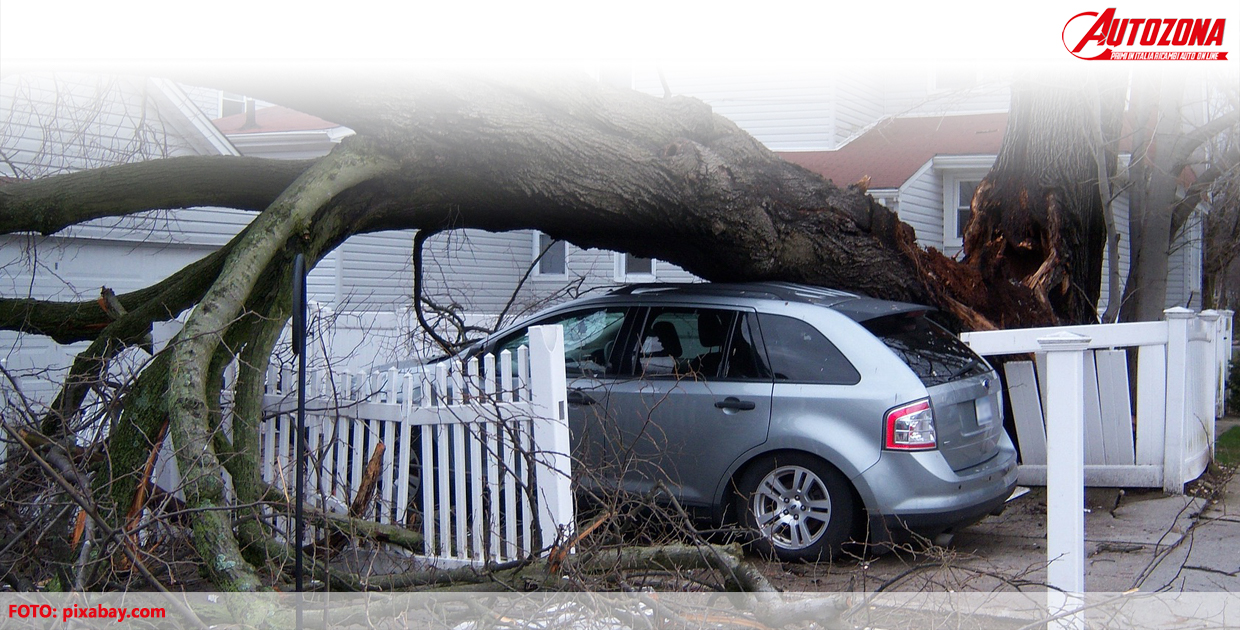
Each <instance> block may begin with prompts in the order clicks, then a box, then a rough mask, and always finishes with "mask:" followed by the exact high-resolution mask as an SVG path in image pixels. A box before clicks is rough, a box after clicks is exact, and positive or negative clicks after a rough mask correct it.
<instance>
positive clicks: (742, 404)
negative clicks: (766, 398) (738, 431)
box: [715, 396, 758, 411]
mask: <svg viewBox="0 0 1240 630" xmlns="http://www.w3.org/2000/svg"><path fill="white" fill-rule="evenodd" d="M757 406H758V404H757V403H755V402H754V401H752V400H741V399H739V398H736V397H735V396H728V397H727V398H724V399H723V400H720V401H718V402H716V403H715V407H716V408H717V409H736V410H739V411H751V410H753V409H756V408H757Z"/></svg>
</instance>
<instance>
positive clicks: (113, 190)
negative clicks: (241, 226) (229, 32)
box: [0, 155, 314, 235]
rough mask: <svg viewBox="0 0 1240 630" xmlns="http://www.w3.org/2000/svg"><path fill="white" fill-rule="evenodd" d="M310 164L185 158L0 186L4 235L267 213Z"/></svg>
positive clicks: (283, 161)
mask: <svg viewBox="0 0 1240 630" xmlns="http://www.w3.org/2000/svg"><path fill="white" fill-rule="evenodd" d="M313 163H314V161H313V160H306V161H303V160H296V161H291V160H270V159H263V158H251V157H236V156H221V155H216V156H186V157H175V158H168V159H166V160H152V161H148V162H138V163H135V164H121V165H117V166H112V167H108V168H101V169H93V170H89V171H80V172H77V173H69V174H66V175H58V176H55V177H47V178H42V179H36V180H31V181H23V182H18V183H15V184H10V185H8V186H4V187H2V188H0V234H12V233H16V232H36V233H39V234H44V235H47V234H54V233H56V232H59V231H60V230H63V229H64V228H66V227H68V226H70V225H75V224H78V223H82V222H84V221H89V220H91V219H98V218H101V217H110V216H122V215H128V214H134V213H137V212H143V211H146V210H164V209H169V210H171V209H179V208H188V207H192V206H220V207H227V208H236V209H239V210H262V209H263V208H266V207H267V205H268V204H270V203H271V202H272V200H274V199H275V198H276V197H278V196H279V195H280V193H281V192H283V191H284V189H285V188H286V187H287V186H288V185H289V184H290V183H292V181H293V180H294V179H296V178H297V176H298V175H301V174H302V173H303V172H305V170H306V169H307V168H308V167H309V166H310V165H311V164H313Z"/></svg>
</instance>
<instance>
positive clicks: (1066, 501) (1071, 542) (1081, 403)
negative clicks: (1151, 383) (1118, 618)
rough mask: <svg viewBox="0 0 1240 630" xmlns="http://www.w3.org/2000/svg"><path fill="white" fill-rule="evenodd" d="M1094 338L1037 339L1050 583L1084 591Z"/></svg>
mask: <svg viewBox="0 0 1240 630" xmlns="http://www.w3.org/2000/svg"><path fill="white" fill-rule="evenodd" d="M1090 341H1091V339H1090V338H1089V337H1086V336H1084V335H1078V334H1075V333H1070V332H1061V333H1057V334H1054V335H1051V336H1049V337H1043V338H1041V339H1038V345H1040V346H1042V348H1043V349H1044V350H1045V351H1046V363H1047V366H1046V367H1047V369H1046V372H1047V383H1046V389H1047V401H1046V435H1047V437H1048V439H1047V453H1046V558H1047V562H1048V565H1047V569H1046V574H1047V583H1049V584H1050V585H1051V586H1052V587H1054V588H1056V589H1060V590H1061V591H1065V592H1067V593H1082V592H1084V591H1085V352H1086V351H1088V349H1089V343H1090Z"/></svg>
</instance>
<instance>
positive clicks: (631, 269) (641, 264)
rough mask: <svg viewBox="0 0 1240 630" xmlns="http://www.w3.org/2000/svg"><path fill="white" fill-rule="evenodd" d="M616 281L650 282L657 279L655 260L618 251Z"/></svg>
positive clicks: (616, 255) (616, 256)
mask: <svg viewBox="0 0 1240 630" xmlns="http://www.w3.org/2000/svg"><path fill="white" fill-rule="evenodd" d="M615 265H616V282H650V281H652V280H654V279H655V260H654V259H653V258H642V257H640V256H634V255H633V254H622V253H619V252H616V254H615Z"/></svg>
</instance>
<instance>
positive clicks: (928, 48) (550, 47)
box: [0, 0, 1240, 68]
mask: <svg viewBox="0 0 1240 630" xmlns="http://www.w3.org/2000/svg"><path fill="white" fill-rule="evenodd" d="M449 4H451V5H452V6H448V5H449ZM1108 7H1117V8H1118V15H1120V16H1125V17H1162V18H1167V17H1177V18H1182V17H1189V18H1218V17H1224V18H1227V20H1228V24H1227V33H1226V42H1225V46H1224V47H1223V49H1224V50H1227V51H1230V54H1229V55H1228V57H1230V58H1232V59H1231V60H1229V61H1228V62H1225V64H1226V65H1228V66H1230V67H1232V68H1235V67H1237V64H1238V63H1240V61H1237V60H1235V58H1236V57H1240V53H1238V52H1237V50H1238V49H1240V47H1238V46H1237V41H1238V39H1237V38H1238V36H1240V10H1238V9H1237V4H1236V2H1235V0H1230V1H1227V2H1192V3H1167V2H1119V1H1116V0H1080V1H1073V2H1041V3H999V2H994V1H993V0H992V1H989V2H933V3H932V2H889V1H883V0H878V1H865V2H851V1H850V2H831V1H829V0H819V1H817V2H807V1H802V0H797V1H779V0H765V1H762V2H754V1H741V2H722V1H718V0H716V1H712V2H705V1H700V0H695V1H689V2H678V1H676V0H654V1H651V0H632V1H625V2H616V1H614V0H613V1H608V2H588V1H583V0H572V1H568V0H566V1H548V0H542V1H533V2H529V1H526V2H522V1H521V0H509V1H507V2H494V1H490V0H485V1H479V2H468V1H466V2H456V3H448V2H443V1H442V0H436V1H434V2H420V1H389V2H374V1H371V0H353V1H350V2H331V3H326V2H315V1H308V2H299V3H294V2H264V1H261V0H247V1H241V2H238V1H234V0H216V1H213V2H197V3H174V2H167V1H158V2H147V1H136V0H109V1H98V0H96V1H92V2H74V1H68V2H66V1H63V0H62V1H56V2H51V1H47V0H36V1H32V0H5V1H4V3H3V4H2V5H0V64H3V65H7V66H9V67H10V68H12V67H14V65H15V64H18V65H20V64H22V63H24V62H26V61H29V60H32V59H58V60H67V59H83V58H106V59H143V60H150V59H165V60H190V59H198V60H212V59H220V60H224V59H227V60H241V59H326V58H332V59H370V58H382V59H388V60H393V59H503V58H510V59H519V60H529V59H557V60H573V61H585V62H597V61H598V60H605V59H631V60H635V61H668V62H676V61H687V60H697V61H700V60H713V61H727V60H742V59H744V60H751V61H752V60H773V61H780V62H781V63H785V64H790V65H791V64H800V63H804V64H814V65H821V64H823V63H827V62H844V63H849V62H852V63H858V64H864V63H866V62H867V61H868V60H888V61H901V60H917V61H938V60H969V61H972V60H986V61H989V62H1001V63H1013V64H1015V63H1024V62H1029V61H1036V62H1039V63H1055V64H1068V65H1071V64H1078V65H1079V64H1082V63H1085V62H1082V61H1080V60H1077V59H1074V58H1073V57H1071V56H1070V55H1068V54H1067V52H1066V50H1065V48H1064V46H1063V43H1062V41H1061V37H1062V33H1063V30H1064V26H1065V24H1066V23H1067V22H1068V20H1069V19H1070V18H1071V17H1072V16H1074V15H1077V14H1079V13H1081V12H1085V11H1095V12H1099V11H1103V10H1105V9H1106V8H1108ZM1172 14H1174V15H1172ZM1111 63H1115V62H1111ZM1128 63H1132V62H1128ZM1144 63H1146V64H1149V63H1150V62H1144ZM1214 63H1220V62H1214ZM1141 67H1148V65H1147V66H1141Z"/></svg>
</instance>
